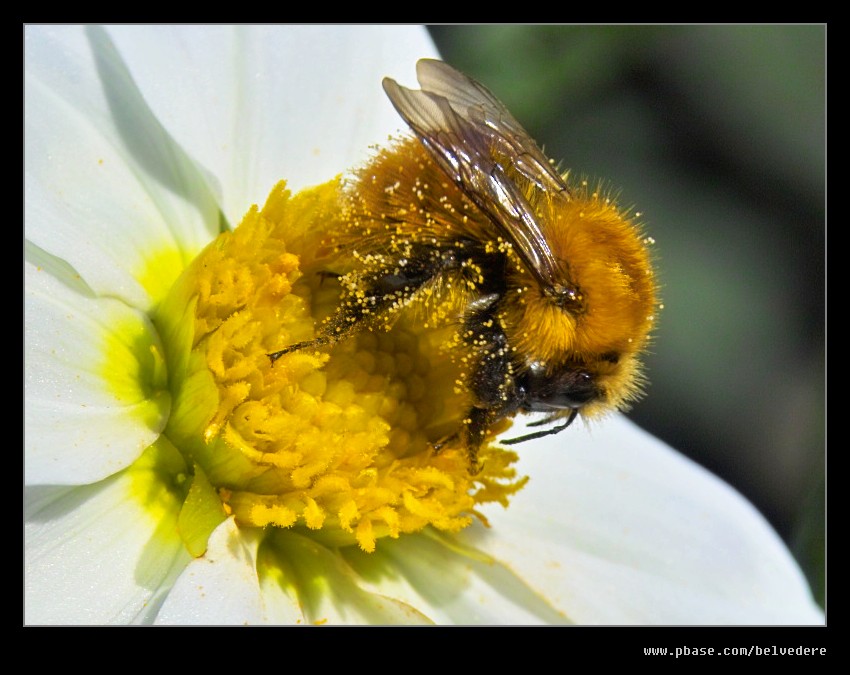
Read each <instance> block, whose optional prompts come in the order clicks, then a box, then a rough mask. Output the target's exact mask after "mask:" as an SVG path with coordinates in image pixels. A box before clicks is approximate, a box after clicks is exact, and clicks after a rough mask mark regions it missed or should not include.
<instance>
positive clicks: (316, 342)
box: [269, 59, 658, 470]
mask: <svg viewBox="0 0 850 675" xmlns="http://www.w3.org/2000/svg"><path fill="white" fill-rule="evenodd" d="M417 77H418V80H419V84H420V86H421V89H419V90H411V89H408V88H406V87H403V86H401V85H399V84H398V83H397V82H395V81H394V80H392V79H390V78H385V79H384V81H383V87H384V91H385V92H386V94H387V96H388V97H389V99H390V101H391V102H392V104H393V105H394V106H395V108H396V110H397V111H398V113H399V114H400V115H401V117H402V118H403V119H404V121H405V122H406V123H407V125H408V126H409V127H410V129H411V130H412V131H413V137H408V138H404V139H401V140H397V141H395V142H394V143H392V144H391V145H389V146H388V147H385V148H383V149H381V150H379V151H378V152H377V154H376V155H375V156H374V158H373V159H372V160H371V161H370V162H369V163H368V164H366V165H365V166H364V167H362V168H360V169H359V170H357V171H356V172H355V174H354V177H353V179H352V180H351V181H350V183H349V184H348V185H347V187H346V188H345V189H344V191H343V207H342V208H343V214H344V219H345V222H346V223H347V232H346V234H344V235H342V236H341V237H340V238H339V240H338V241H337V242H336V246H337V248H338V249H339V251H340V252H341V253H342V255H343V257H344V258H346V260H347V265H348V269H347V271H345V272H343V273H340V274H339V275H338V277H339V281H340V285H341V289H342V290H341V299H340V302H339V305H338V307H337V309H336V311H335V312H334V313H333V314H332V315H331V316H330V317H329V318H328V319H327V320H326V321H325V322H324V324H323V325H321V326H320V327H319V329H318V335H317V337H315V338H314V339H312V340H307V341H304V342H298V343H296V344H292V345H290V346H288V347H286V348H284V349H282V350H280V351H277V352H274V353H272V354H269V357H270V358H271V360H272V362H274V361H275V360H277V359H278V358H280V357H281V356H283V355H285V354H288V353H290V352H293V351H297V350H302V349H305V348H315V347H321V346H324V345H333V344H335V343H337V342H339V341H341V340H345V339H347V338H349V337H351V336H352V335H354V334H355V333H357V332H358V331H362V330H366V329H371V330H377V329H386V330H389V329H390V328H391V327H392V325H393V323H394V321H395V319H396V318H397V317H398V316H399V315H401V313H403V312H411V311H415V308H416V307H419V308H425V310H426V311H425V313H424V314H420V315H417V316H420V317H422V318H421V320H422V321H423V322H430V323H432V324H433V323H436V322H440V321H442V322H445V323H447V324H452V325H454V326H456V340H455V341H456V343H457V346H458V348H459V349H460V350H461V351H462V352H463V353H464V357H463V363H464V366H463V368H462V372H461V373H460V376H459V383H460V384H461V385H462V386H465V387H467V388H468V391H469V393H470V395H471V400H472V404H471V408H470V410H469V411H468V415H467V416H466V418H465V420H464V428H463V429H462V430H461V431H460V432H459V434H460V435H462V436H463V440H464V442H465V444H466V446H467V448H468V451H469V455H470V462H471V466H472V469H473V470H474V468H475V466H476V462H477V451H478V448H479V447H480V445H481V443H482V442H483V439H484V437H485V435H486V433H487V431H488V429H489V428H490V427H491V426H492V425H493V424H495V423H497V422H499V421H501V420H503V419H505V418H510V417H513V416H515V415H516V414H518V413H544V417H543V419H541V420H538V421H537V422H536V423H534V424H536V425H538V426H541V427H543V426H546V425H551V426H548V428H542V429H540V430H539V431H536V432H535V433H531V434H528V435H525V436H522V437H520V438H515V439H510V440H508V441H503V442H504V443H516V442H520V441H525V440H530V439H533V438H538V437H541V436H545V435H548V434H554V433H558V432H560V431H563V430H564V429H565V428H567V427H568V426H569V425H570V424H571V423H572V422H573V421H574V420H575V419H576V417H577V416H578V415H579V414H581V415H582V416H583V417H593V416H595V415H599V414H602V413H605V412H609V411H611V410H615V409H624V408H626V407H627V406H628V405H629V403H630V402H632V401H634V400H635V399H637V398H638V397H639V396H640V395H641V394H642V389H643V385H644V377H643V375H642V369H641V361H640V357H641V355H642V353H643V352H644V351H645V349H646V347H647V344H648V342H649V339H650V334H651V330H652V327H653V322H654V316H655V312H656V308H657V303H658V301H657V297H656V293H657V289H656V282H655V275H654V271H653V265H652V256H651V255H650V250H649V245H650V243H651V240H650V239H649V238H647V237H645V236H644V234H643V232H642V230H641V228H640V227H639V226H638V225H637V224H636V223H635V222H633V220H632V219H631V217H630V214H629V213H628V212H627V211H624V210H621V209H620V208H619V207H617V205H616V204H615V203H614V202H613V200H612V199H610V198H609V196H608V195H607V194H605V193H604V192H603V191H602V190H601V189H600V188H597V189H593V188H591V187H590V186H589V185H588V184H587V183H586V182H578V183H577V184H571V183H570V182H569V176H568V174H564V175H561V174H560V173H558V171H556V170H555V168H554V166H553V164H552V162H551V161H550V160H549V159H548V158H547V157H546V156H545V155H544V153H543V152H542V150H541V149H540V148H539V147H538V146H537V144H536V143H535V142H534V141H533V140H532V138H531V137H530V136H529V135H528V133H527V132H526V131H525V130H524V129H523V128H522V126H520V124H519V123H518V122H517V121H516V120H515V119H514V118H513V116H512V115H511V114H510V113H509V112H508V110H507V109H506V108H505V106H504V105H503V104H502V103H500V102H499V101H498V100H497V99H496V97H495V96H494V95H493V94H492V93H490V91H488V90H487V89H486V88H485V87H484V86H482V85H481V84H479V83H478V82H476V81H474V80H472V79H471V78H469V77H467V76H465V75H463V74H462V73H460V72H459V71H457V70H455V69H454V68H452V67H450V66H449V65H447V64H445V63H443V62H441V61H437V60H431V59H423V60H420V61H419V62H418V63H417Z"/></svg>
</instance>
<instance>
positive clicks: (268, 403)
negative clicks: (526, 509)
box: [161, 183, 524, 551]
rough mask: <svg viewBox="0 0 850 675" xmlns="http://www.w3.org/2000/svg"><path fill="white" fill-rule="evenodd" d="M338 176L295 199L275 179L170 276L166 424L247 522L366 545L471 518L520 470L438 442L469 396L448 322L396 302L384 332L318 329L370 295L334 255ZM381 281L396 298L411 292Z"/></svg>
mask: <svg viewBox="0 0 850 675" xmlns="http://www.w3.org/2000/svg"><path fill="white" fill-rule="evenodd" d="M338 187H339V186H338V184H337V183H331V184H328V185H325V186H322V187H320V188H317V189H315V190H312V191H308V192H304V193H301V194H299V195H298V196H296V197H294V198H290V196H289V194H288V192H286V191H285V189H284V188H283V186H282V185H281V186H278V187H277V188H276V189H275V190H274V191H273V192H272V194H271V196H270V197H269V200H268V202H267V203H266V205H265V207H264V208H263V209H262V210H261V211H258V210H256V209H255V210H252V211H251V212H249V214H248V215H247V216H246V217H245V219H244V221H243V222H242V224H241V225H240V226H239V228H237V229H236V230H235V231H234V232H232V233H228V234H224V235H221V237H220V238H219V239H218V240H217V241H216V242H214V243H213V244H212V245H210V246H209V247H208V248H207V249H206V250H205V251H204V252H203V253H202V254H201V255H200V256H199V258H198V259H197V260H196V261H195V262H194V263H193V265H192V266H191V268H190V269H189V270H188V271H187V273H186V274H185V275H184V277H183V278H182V279H181V280H180V282H178V284H177V285H176V286H175V289H174V291H173V293H172V296H171V297H170V298H169V299H168V300H167V301H166V303H164V305H163V309H162V311H161V321H162V322H163V323H164V324H166V330H165V331H164V332H165V334H166V335H171V336H173V337H172V341H171V344H169V345H168V349H169V352H170V354H171V358H172V360H173V361H174V363H173V364H172V363H170V364H169V371H170V372H174V373H177V377H176V378H175V381H176V388H177V391H176V392H175V396H174V398H175V402H176V403H175V407H174V411H173V414H172V416H171V420H170V423H169V429H168V435H169V438H171V439H172V441H173V442H174V443H175V445H176V446H177V447H178V448H179V449H180V450H181V451H182V452H183V454H184V456H185V457H186V458H187V460H188V462H187V464H188V465H190V466H196V467H197V468H198V472H199V473H201V472H202V473H203V476H204V479H205V481H207V482H208V483H209V485H210V486H211V489H212V490H214V491H215V493H216V494H217V495H218V498H219V500H220V504H221V505H223V506H224V511H223V512H222V514H224V513H227V514H231V515H233V516H235V518H236V522H237V523H238V524H239V525H241V526H243V527H268V526H275V527H303V528H305V530H309V531H311V532H312V533H313V535H314V536H316V537H320V538H323V539H325V540H327V541H330V542H332V543H334V544H335V545H345V544H352V543H356V544H358V545H359V546H360V547H361V548H362V549H364V550H366V551H372V550H374V549H375V547H376V543H377V540H378V539H379V538H380V537H383V536H390V537H398V536H401V535H402V534H404V533H410V532H416V531H419V530H421V529H422V528H424V527H426V526H428V525H431V526H434V527H436V528H439V529H442V530H446V531H456V530H459V529H461V528H463V527H466V526H467V525H468V524H469V523H470V522H471V521H472V518H473V517H474V515H475V513H476V507H477V505H478V504H480V503H482V502H485V501H494V500H495V501H500V502H502V503H506V502H507V499H508V497H509V496H510V495H511V494H512V493H513V492H515V491H516V490H518V489H519V488H520V487H521V486H522V485H523V484H524V480H518V479H517V478H516V477H515V475H514V472H513V469H512V468H511V463H512V462H513V461H514V459H515V456H514V455H513V453H510V452H507V451H505V450H502V449H498V448H495V447H492V446H488V445H486V444H485V445H484V446H483V447H482V450H481V455H482V457H483V458H486V463H485V468H484V470H483V471H481V472H480V473H479V474H477V475H475V476H472V475H470V473H469V458H468V454H467V452H466V451H465V449H464V448H463V447H462V446H461V442H460V439H459V438H458V439H457V440H456V441H455V442H453V443H451V442H450V443H446V444H444V445H443V446H442V447H441V449H440V452H436V451H435V449H434V445H435V443H437V442H438V441H439V440H440V439H445V438H448V437H450V436H452V434H454V433H456V432H457V430H458V429H460V428H462V425H463V422H462V419H461V418H462V417H463V413H464V411H465V410H466V409H467V407H468V396H469V394H468V392H467V391H465V390H464V389H463V388H458V387H457V386H456V382H455V380H456V367H455V363H454V361H453V360H452V359H451V358H450V357H449V355H448V354H447V353H446V352H445V350H444V349H443V345H444V344H445V343H446V342H447V341H448V332H447V329H445V328H425V327H423V326H422V324H421V323H417V322H415V321H408V320H407V318H406V315H402V314H401V313H399V317H400V318H399V319H398V321H396V322H395V323H394V325H393V326H381V327H380V328H381V330H376V331H375V332H370V331H368V330H367V331H362V332H361V331H358V332H357V333H356V334H354V333H349V332H347V331H345V330H344V329H343V330H342V331H341V334H340V335H339V336H336V337H333V339H331V338H326V339H323V338H320V339H318V340H317V339H316V334H315V329H316V327H318V326H321V325H322V319H323V317H327V316H334V310H335V307H336V306H337V305H339V304H340V300H341V298H342V302H343V303H351V305H353V306H357V307H358V308H359V309H358V312H360V313H361V314H365V312H367V311H369V308H370V306H372V301H373V298H370V297H367V295H364V294H362V293H361V292H360V291H361V290H362V283H361V282H360V280H358V279H357V278H356V277H354V276H351V275H350V274H349V275H346V274H344V270H343V273H342V274H340V273H338V272H337V271H336V270H335V268H334V261H335V257H334V255H335V254H334V253H333V251H334V244H333V240H334V238H335V236H336V235H337V233H338V232H341V231H342V230H344V225H343V223H342V221H341V217H340V214H341V209H340V201H339V191H338ZM329 242H330V243H329ZM398 245H399V246H400V247H402V248H401V249H400V250H404V247H405V246H407V244H405V242H403V241H399V242H398ZM412 258H413V257H412V256H411V260H412ZM396 260H397V259H396ZM374 264H375V265H376V266H381V265H386V262H385V261H382V260H380V259H378V258H375V259H374ZM412 264H413V263H412V262H410V263H407V262H406V263H405V264H404V265H401V264H400V263H399V269H398V270H395V269H394V270H393V272H394V273H395V272H398V275H399V277H400V278H401V277H402V276H404V275H406V274H411V273H412V272H411V269H412V268H411V267H410V266H411V265H412ZM386 284H387V288H385V289H384V291H385V292H384V293H383V296H382V297H386V296H392V297H393V298H394V300H393V301H394V302H398V303H399V306H402V305H404V303H405V302H407V301H409V299H410V297H412V296H411V294H410V293H409V291H408V290H406V289H405V288H404V286H403V285H402V287H401V288H399V289H395V288H390V287H389V286H391V285H392V280H391V279H388V280H387V281H386ZM341 289H342V294H341ZM396 290H398V291H399V294H398V295H395V291H396ZM389 328H392V330H389ZM299 346H302V347H303V348H296V347H299ZM219 510H221V509H219ZM216 517H223V515H221V516H216ZM196 549H197V547H196ZM196 549H193V550H196Z"/></svg>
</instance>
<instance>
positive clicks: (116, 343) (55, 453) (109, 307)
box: [24, 263, 170, 485]
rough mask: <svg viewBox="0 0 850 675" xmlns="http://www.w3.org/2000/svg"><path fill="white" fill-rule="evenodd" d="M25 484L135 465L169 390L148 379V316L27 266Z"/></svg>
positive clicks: (89, 478)
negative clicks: (83, 292) (72, 286)
mask: <svg viewBox="0 0 850 675" xmlns="http://www.w3.org/2000/svg"><path fill="white" fill-rule="evenodd" d="M25 282H26V302H25V314H26V316H25V357H24V368H25V374H26V392H25V399H26V400H25V414H24V419H25V434H26V480H27V484H30V485H32V484H58V485H68V484H83V483H90V482H94V481H96V480H100V479H101V478H104V477H106V476H109V475H111V474H113V473H116V472H117V471H119V470H120V469H122V468H124V467H126V466H128V465H129V464H130V463H132V462H133V461H134V460H135V459H136V458H137V457H139V455H140V454H141V453H142V451H143V450H144V449H145V448H146V447H147V446H149V445H150V444H151V443H153V442H154V441H155V440H156V438H157V436H158V435H159V433H160V432H161V431H162V429H163V428H164V426H165V423H166V421H167V418H168V412H169V408H170V404H169V398H168V395H167V394H166V393H164V392H157V391H156V390H154V389H153V386H154V383H153V382H150V381H146V380H147V379H148V378H149V376H150V373H146V369H148V368H150V362H151V361H152V360H153V359H154V358H155V357H154V355H153V354H152V353H151V351H150V349H151V348H153V349H155V350H158V351H159V353H160V354H161V353H162V346H161V345H160V343H159V337H158V336H157V333H156V330H155V329H154V328H153V326H152V325H151V323H150V321H149V320H148V318H147V317H146V316H145V315H144V314H142V313H141V312H139V311H138V310H135V309H131V308H129V307H127V306H126V305H125V304H123V303H122V302H120V301H118V300H114V299H111V298H97V299H95V298H90V297H86V296H84V295H82V294H81V293H79V292H77V291H76V290H75V289H72V288H69V287H68V286H67V285H66V284H64V283H63V282H61V281H59V279H57V278H56V277H54V276H53V275H52V274H50V273H49V272H48V271H47V270H46V269H44V268H38V267H36V266H34V265H32V264H30V263H26V264H25Z"/></svg>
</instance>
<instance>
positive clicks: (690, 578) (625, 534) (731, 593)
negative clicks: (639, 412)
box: [458, 416, 823, 625]
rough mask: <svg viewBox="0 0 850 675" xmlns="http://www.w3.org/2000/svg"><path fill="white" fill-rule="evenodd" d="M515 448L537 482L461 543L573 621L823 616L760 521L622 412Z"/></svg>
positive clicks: (805, 619) (797, 620)
mask: <svg viewBox="0 0 850 675" xmlns="http://www.w3.org/2000/svg"><path fill="white" fill-rule="evenodd" d="M515 431H516V430H515ZM522 433H523V430H522V429H520V430H519V431H518V432H517V435H521V434H522ZM518 450H519V452H520V454H521V457H522V459H521V462H520V465H519V470H520V472H522V473H524V474H527V475H529V476H530V477H531V480H530V482H529V484H528V485H527V486H526V488H525V489H524V490H523V491H522V492H521V493H519V494H518V495H517V496H516V497H515V498H514V499H513V501H512V503H511V506H510V507H509V508H508V509H507V510H504V511H502V510H493V511H487V512H486V513H487V516H488V518H490V522H491V525H492V528H491V529H489V530H485V529H484V528H483V527H476V528H469V529H468V530H466V531H464V532H462V533H460V535H459V536H458V539H459V540H460V541H462V542H464V543H466V544H467V545H470V546H476V547H478V548H480V549H481V550H483V551H486V552H487V553H489V554H491V555H492V556H493V557H494V558H496V559H498V560H500V561H501V562H503V563H504V564H505V565H507V566H508V567H509V568H511V569H512V570H513V571H514V572H515V573H516V574H517V575H518V576H519V577H521V578H522V579H524V580H525V581H526V583H528V584H529V586H531V587H532V588H535V589H536V590H537V592H538V593H539V594H540V596H541V597H543V598H545V599H546V601H547V602H548V603H550V604H551V605H552V606H553V607H556V608H558V609H559V610H560V611H562V612H564V613H565V615H566V616H567V617H569V619H571V620H572V621H574V622H576V623H582V624H683V623H684V624H701V625H704V624H753V623H756V624H808V623H822V622H823V615H822V613H821V612H820V610H819V609H818V608H817V606H816V605H815V603H814V602H813V600H812V598H811V595H810V592H809V590H808V587H807V585H806V582H805V580H804V578H803V576H802V574H801V573H800V570H799V568H798V567H797V565H796V563H795V562H794V560H793V559H792V557H791V555H790V553H789V552H788V550H787V548H786V547H785V546H784V545H783V543H782V542H781V540H780V539H779V537H778V536H777V535H776V534H775V532H774V531H773V530H772V529H771V528H770V526H769V525H768V524H767V522H766V521H765V520H764V518H763V517H762V516H761V515H760V514H759V513H758V512H757V511H756V510H755V509H754V508H753V507H752V506H751V505H750V504H749V503H748V502H747V501H746V500H744V499H743V498H742V497H741V496H740V495H739V494H738V493H736V492H735V491H734V490H733V489H732V488H730V487H729V486H728V485H726V484H724V483H723V482H721V481H720V480H719V479H717V478H716V477H714V476H712V475H711V474H709V473H708V472H706V471H705V470H704V469H702V468H700V467H698V466H697V465H696V464H694V463H692V462H691V461H689V460H687V459H685V458H684V457H682V456H681V455H679V454H677V453H675V452H673V451H672V450H670V449H669V448H668V447H667V446H665V445H664V444H663V443H661V442H660V441H658V440H657V439H654V438H652V437H651V436H649V435H648V434H646V433H645V432H643V431H641V430H640V429H639V428H637V427H636V426H634V425H633V424H632V423H630V422H629V421H628V420H627V419H625V418H624V417H622V416H615V417H612V418H609V419H607V420H604V421H603V422H601V423H600V424H599V425H598V427H595V428H594V429H593V431H592V433H591V432H590V431H588V430H586V429H581V428H578V427H576V428H571V429H570V430H569V431H565V432H563V433H561V434H559V435H557V436H550V437H547V438H546V439H541V440H538V441H534V442H529V443H526V444H524V445H520V446H518Z"/></svg>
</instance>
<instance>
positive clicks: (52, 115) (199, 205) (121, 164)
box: [24, 26, 218, 308]
mask: <svg viewBox="0 0 850 675" xmlns="http://www.w3.org/2000/svg"><path fill="white" fill-rule="evenodd" d="M25 38H26V40H25V57H26V62H25V87H24V89H25V103H26V115H25V165H26V181H25V206H26V237H27V239H28V240H29V241H31V242H33V243H35V244H37V245H38V246H39V247H40V248H42V249H44V250H45V251H47V252H49V253H52V254H53V255H55V256H57V257H60V258H63V259H64V260H66V261H67V262H68V263H70V264H71V265H72V266H73V267H74V268H75V269H76V270H77V271H78V272H79V273H80V274H81V275H82V276H83V278H84V279H85V281H86V282H87V283H88V285H89V286H90V287H91V288H92V289H94V290H95V292H96V293H98V294H103V295H112V296H115V297H120V298H122V299H124V300H125V301H126V302H128V303H129V304H131V305H133V306H136V307H140V308H148V307H150V306H151V304H152V303H153V302H154V301H155V300H157V299H159V298H160V297H161V295H162V293H163V292H164V289H167V288H168V287H169V286H170V284H171V282H172V281H173V280H174V278H175V277H176V275H177V274H179V272H180V271H181V269H182V266H183V265H184V264H185V263H186V261H187V260H188V259H190V258H191V257H193V256H194V255H195V254H196V253H197V252H198V250H199V249H200V248H201V247H202V246H203V245H205V244H206V243H207V242H208V241H209V240H210V239H211V237H212V236H213V234H214V233H215V232H216V231H217V228H218V206H217V203H216V200H215V199H213V197H212V195H211V193H210V192H209V185H208V181H207V180H206V179H205V178H204V177H203V176H202V174H201V172H200V170H199V169H198V168H197V166H196V165H195V164H194V163H193V162H192V160H191V159H190V158H188V157H187V156H186V155H185V153H183V152H182V150H181V149H180V148H179V147H178V146H177V145H176V143H175V142H174V141H173V139H171V138H170V137H169V136H168V134H167V133H166V132H165V130H164V129H163V128H162V126H161V125H160V124H159V122H158V121H157V120H156V118H155V117H154V116H153V115H152V114H151V111H150V110H149V108H148V107H147V106H146V105H145V102H144V99H143V98H142V96H141V95H140V94H139V92H138V91H137V90H136V88H135V85H134V83H133V82H132V80H131V78H130V77H129V76H128V74H127V73H126V70H125V69H124V67H123V64H122V62H121V57H120V55H119V54H118V53H117V52H115V51H114V49H113V48H112V45H111V44H110V43H109V41H108V38H107V37H106V35H105V33H103V31H102V30H99V29H97V28H89V29H84V28H82V27H78V26H27V27H26V30H25Z"/></svg>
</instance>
